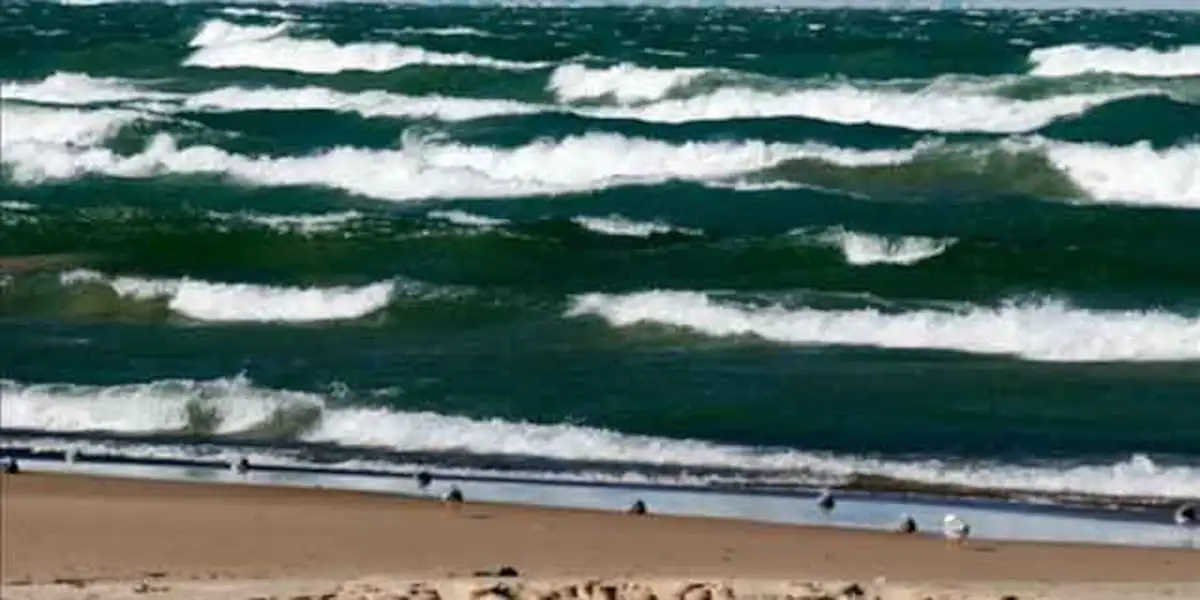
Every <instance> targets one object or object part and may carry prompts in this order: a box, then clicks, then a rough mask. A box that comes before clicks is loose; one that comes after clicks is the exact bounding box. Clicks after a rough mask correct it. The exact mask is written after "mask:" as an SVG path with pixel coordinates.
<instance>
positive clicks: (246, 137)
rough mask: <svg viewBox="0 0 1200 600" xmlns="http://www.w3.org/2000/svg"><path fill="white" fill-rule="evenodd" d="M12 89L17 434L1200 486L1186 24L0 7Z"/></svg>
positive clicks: (715, 478) (476, 457)
mask: <svg viewBox="0 0 1200 600" xmlns="http://www.w3.org/2000/svg"><path fill="white" fill-rule="evenodd" d="M0 79H2V80H3V87H2V88H0V98H2V99H3V105H2V111H3V119H4V120H3V123H2V126H0V143H2V147H0V167H2V173H3V179H0V278H2V279H0V340H3V342H4V343H3V344H0V365H2V370H0V378H2V379H3V381H2V382H0V394H2V396H0V409H2V410H0V426H2V427H0V437H2V438H3V441H4V443H5V444H6V445H7V446H10V447H27V446H30V445H33V446H37V447H61V446H63V445H66V444H76V445H82V447H83V449H84V451H85V452H91V453H110V454H119V455H125V456H137V455H156V456H180V455H189V456H198V455H204V456H209V455H217V456H234V455H236V454H239V453H244V452H250V453H252V454H253V455H254V457H255V460H257V461H258V462H271V461H275V462H284V463H296V462H299V463H305V464H308V463H320V464H339V465H350V466H364V467H365V466H370V467H372V468H384V469H403V468H407V467H409V466H412V465H413V464H422V465H432V466H435V467H441V468H457V469H466V470H469V471H476V472H489V473H490V472H504V473H509V472H521V473H524V474H529V473H532V474H534V475H535V476H538V477H568V476H569V477H582V478H586V479H613V478H618V479H630V478H632V479H637V480H641V479H645V478H650V479H654V480H661V481H664V482H668V483H670V482H688V483H696V482H700V483H704V482H713V483H717V482H725V481H731V480H732V481H743V482H750V483H762V484H766V483H770V484H773V485H779V484H782V485H807V484H814V483H830V482H833V483H837V482H848V481H852V480H855V479H856V478H861V477H868V478H871V479H872V481H876V480H878V479H880V478H882V479H883V480H885V481H889V482H891V483H890V484H889V485H895V486H897V487H903V486H906V485H911V484H917V483H919V484H935V485H951V486H959V485H961V486H969V487H978V488H987V489H1006V490H1028V491H1034V492H1043V493H1049V494H1097V495H1104V496H1124V497H1138V498H1144V497H1172V498H1177V497H1197V496H1200V462H1198V461H1200V438H1198V437H1197V434H1196V432H1197V430H1198V428H1200V404H1198V402H1197V392H1198V391H1200V370H1197V365H1200V302H1198V301H1197V298H1198V297H1200V275H1198V274H1197V271H1196V269H1195V265H1196V264H1198V263H1200V245H1197V244H1196V243H1195V232H1196V231H1197V230H1198V229H1200V212H1197V210H1196V209H1197V208H1200V13H1150V12H1146V13H1136V12H1133V13H1108V12H1079V11H1075V12H1013V11H1007V12H1006V11H994V12H970V13H967V12H936V11H935V12H929V11H862V10H859V11H856V10H808V11H805V10H772V11H768V10H760V9H655V8H630V7H625V8H616V7H609V8H586V9H585V8H576V9H566V8H563V9H556V8H517V7H494V8H488V7H463V6H439V7H428V6H424V7H422V6H403V5H399V6H397V5H390V4H366V5H362V4H338V3H334V4H313V5H304V6H275V5H266V4H244V3H238V4H230V5H222V4H214V3H185V4H172V5H166V4H159V3H148V2H138V3H107V4H97V5H86V6H70V5H62V4H58V3H50V2H9V3H6V4H5V7H4V11H3V14H2V16H0ZM68 438H69V439H68Z"/></svg>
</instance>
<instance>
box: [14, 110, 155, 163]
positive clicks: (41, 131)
mask: <svg viewBox="0 0 1200 600" xmlns="http://www.w3.org/2000/svg"><path fill="white" fill-rule="evenodd" d="M144 118H147V117H146V116H145V115H143V114H141V113H138V112H136V111H132V110H125V109H100V110H83V109H73V108H72V109H66V108H42V107H37V106H22V105H19V104H5V105H4V106H3V107H0V145H2V146H3V148H4V149H5V150H6V151H5V152H3V153H0V160H3V161H5V162H7V160H6V159H7V158H8V157H7V156H6V155H7V149H9V148H12V149H13V151H14V152H19V151H20V150H19V148H28V149H30V150H32V149H34V148H37V147H42V146H47V147H70V146H94V145H96V144H99V143H101V142H103V141H105V140H107V139H109V138H111V137H113V136H114V135H116V134H117V133H118V132H119V131H120V130H121V128H123V127H125V126H126V125H129V124H131V123H133V122H134V121H137V120H139V119H144Z"/></svg>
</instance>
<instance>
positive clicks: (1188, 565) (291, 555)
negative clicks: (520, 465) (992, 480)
mask: <svg viewBox="0 0 1200 600" xmlns="http://www.w3.org/2000/svg"><path fill="white" fill-rule="evenodd" d="M466 492H467V494H468V502H467V504H466V505H465V506H464V507H462V508H461V509H460V510H455V509H452V508H448V507H445V506H442V505H441V503H439V502H436V501H432V500H414V499H404V498H397V497H395V496H389V495H383V494H370V493H361V492H345V491H333V490H313V489H295V488H278V487H265V486H243V485H220V484H211V485H210V484H199V483H175V482H159V481H144V480H124V479H112V478H99V477H88V476H81V475H50V474H40V473H23V474H20V475H8V476H0V493H2V494H3V496H2V497H3V500H2V502H3V504H2V509H3V513H2V518H3V521H2V522H0V531H2V536H3V538H2V540H0V541H2V546H3V547H2V554H0V566H2V569H3V571H2V575H3V577H2V579H3V581H4V582H5V583H4V586H3V592H2V593H0V596H3V598H5V599H12V600H17V599H23V598H197V599H208V598H213V599H216V598H222V599H226V598H228V599H241V598H247V599H248V598H279V599H283V598H305V597H308V598H338V599H348V598H400V597H407V598H410V599H411V600H418V599H420V600H434V599H435V596H436V597H437V598H441V599H442V600H459V599H462V600H467V599H469V598H476V599H478V600H482V599H483V598H485V597H487V598H489V600H500V599H502V598H507V597H516V596H520V597H538V598H550V597H554V596H552V595H550V594H549V593H548V592H551V591H553V590H558V593H557V597H558V598H560V599H561V600H570V599H571V598H578V599H579V600H614V599H617V600H624V599H626V598H628V599H629V600H634V599H637V600H648V599H649V597H650V594H653V595H654V596H655V597H656V598H658V599H659V600H671V599H674V598H681V599H684V600H722V599H724V598H729V597H736V598H739V599H741V598H762V599H764V600H766V599H769V598H779V599H781V600H783V599H787V598H789V597H790V598H791V599H792V600H798V599H800V598H821V597H830V598H837V597H841V595H840V592H841V591H842V590H843V589H844V588H845V587H846V586H847V585H849V584H850V583H857V584H858V585H859V586H860V587H861V588H863V590H864V591H865V597H866V598H875V597H880V598H883V599H884V600H897V599H900V600H903V599H907V598H915V599H924V598H927V597H928V598H934V599H943V598H944V599H950V598H962V599H965V598H972V599H974V598H990V599H996V600H998V599H1000V598H1003V597H1005V596H1006V595H1013V596H1015V597H1018V598H1061V599H1072V600H1074V599H1084V600H1086V599H1098V600H1099V599H1104V600H1107V599H1110V598H1111V599H1114V600H1115V599H1116V598H1121V599H1129V598H1167V597H1171V598H1200V552H1196V551H1188V550H1170V549H1146V548H1121V547H1108V546H1088V545H1069V544H1034V543H996V542H985V541H975V542H972V543H971V544H968V545H967V546H966V547H962V548H960V547H953V546H950V545H948V544H946V543H945V542H944V541H942V540H940V539H936V538H932V537H924V536H915V537H914V536H902V535H900V534H888V533H873V532H861V531H846V530H838V529H830V528H819V527H797V526H782V525H766V524H756V523H748V522H740V521H732V520H720V519H701V518H685V517H666V516H655V515H647V516H640V517H639V516H631V515H624V514H619V513H611V514H610V513H601V512H591V511H578V510H559V509H542V508H531V507H520V506H504V505H495V504H482V503H471V502H470V495H469V494H470V488H469V487H467V488H466ZM651 509H652V510H653V507H651ZM504 565H510V566H512V567H514V568H515V569H517V570H518V572H519V573H520V577H518V578H497V577H491V576H476V572H478V571H484V570H494V569H497V568H499V567H500V566H504ZM589 581H592V582H593V585H591V586H587V585H585V584H586V583H587V582H589ZM56 582H57V583H56ZM496 582H503V583H504V586H503V587H504V589H497V590H492V591H490V592H489V591H488V588H489V586H490V585H491V584H494V583H496ZM692 583H694V584H697V585H698V586H700V587H695V588H693V589H691V590H690V591H686V593H684V592H685V590H686V588H687V586H688V585H689V584H692ZM417 584H419V587H416V588H414V587H413V586H414V585H417ZM476 592H479V593H476ZM823 594H824V595H823Z"/></svg>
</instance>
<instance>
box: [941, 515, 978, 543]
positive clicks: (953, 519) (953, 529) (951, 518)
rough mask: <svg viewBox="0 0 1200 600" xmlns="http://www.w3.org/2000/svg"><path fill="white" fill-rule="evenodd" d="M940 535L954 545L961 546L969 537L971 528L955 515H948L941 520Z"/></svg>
mask: <svg viewBox="0 0 1200 600" xmlns="http://www.w3.org/2000/svg"><path fill="white" fill-rule="evenodd" d="M942 535H944V536H946V539H947V540H950V541H951V542H954V543H955V544H962V543H964V542H966V541H967V536H969V535H971V526H970V525H967V524H966V523H965V522H964V521H963V520H962V519H960V518H958V517H957V516H956V515H953V514H949V515H946V517H945V518H943V519H942Z"/></svg>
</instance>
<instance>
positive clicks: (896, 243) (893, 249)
mask: <svg viewBox="0 0 1200 600" xmlns="http://www.w3.org/2000/svg"><path fill="white" fill-rule="evenodd" d="M796 233H799V234H801V235H805V236H808V235H811V234H809V233H808V232H805V231H799V232H796ZM813 239H814V240H816V241H818V242H820V243H823V244H827V245H829V246H832V247H834V248H837V249H838V250H840V251H841V253H842V256H844V257H845V258H846V262H848V263H850V264H852V265H857V266H863V265H874V264H891V265H914V264H916V263H918V262H921V261H923V260H925V259H928V258H933V257H934V256H937V255H939V254H941V253H943V252H945V251H946V249H947V248H949V247H950V245H951V244H953V243H954V241H955V240H953V239H938V238H930V237H922V236H903V237H899V238H889V237H884V236H879V235H873V234H869V233H859V232H857V231H847V230H845V229H842V228H840V227H838V228H833V229H830V230H827V231H823V232H820V233H818V234H816V235H815V236H813Z"/></svg>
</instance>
